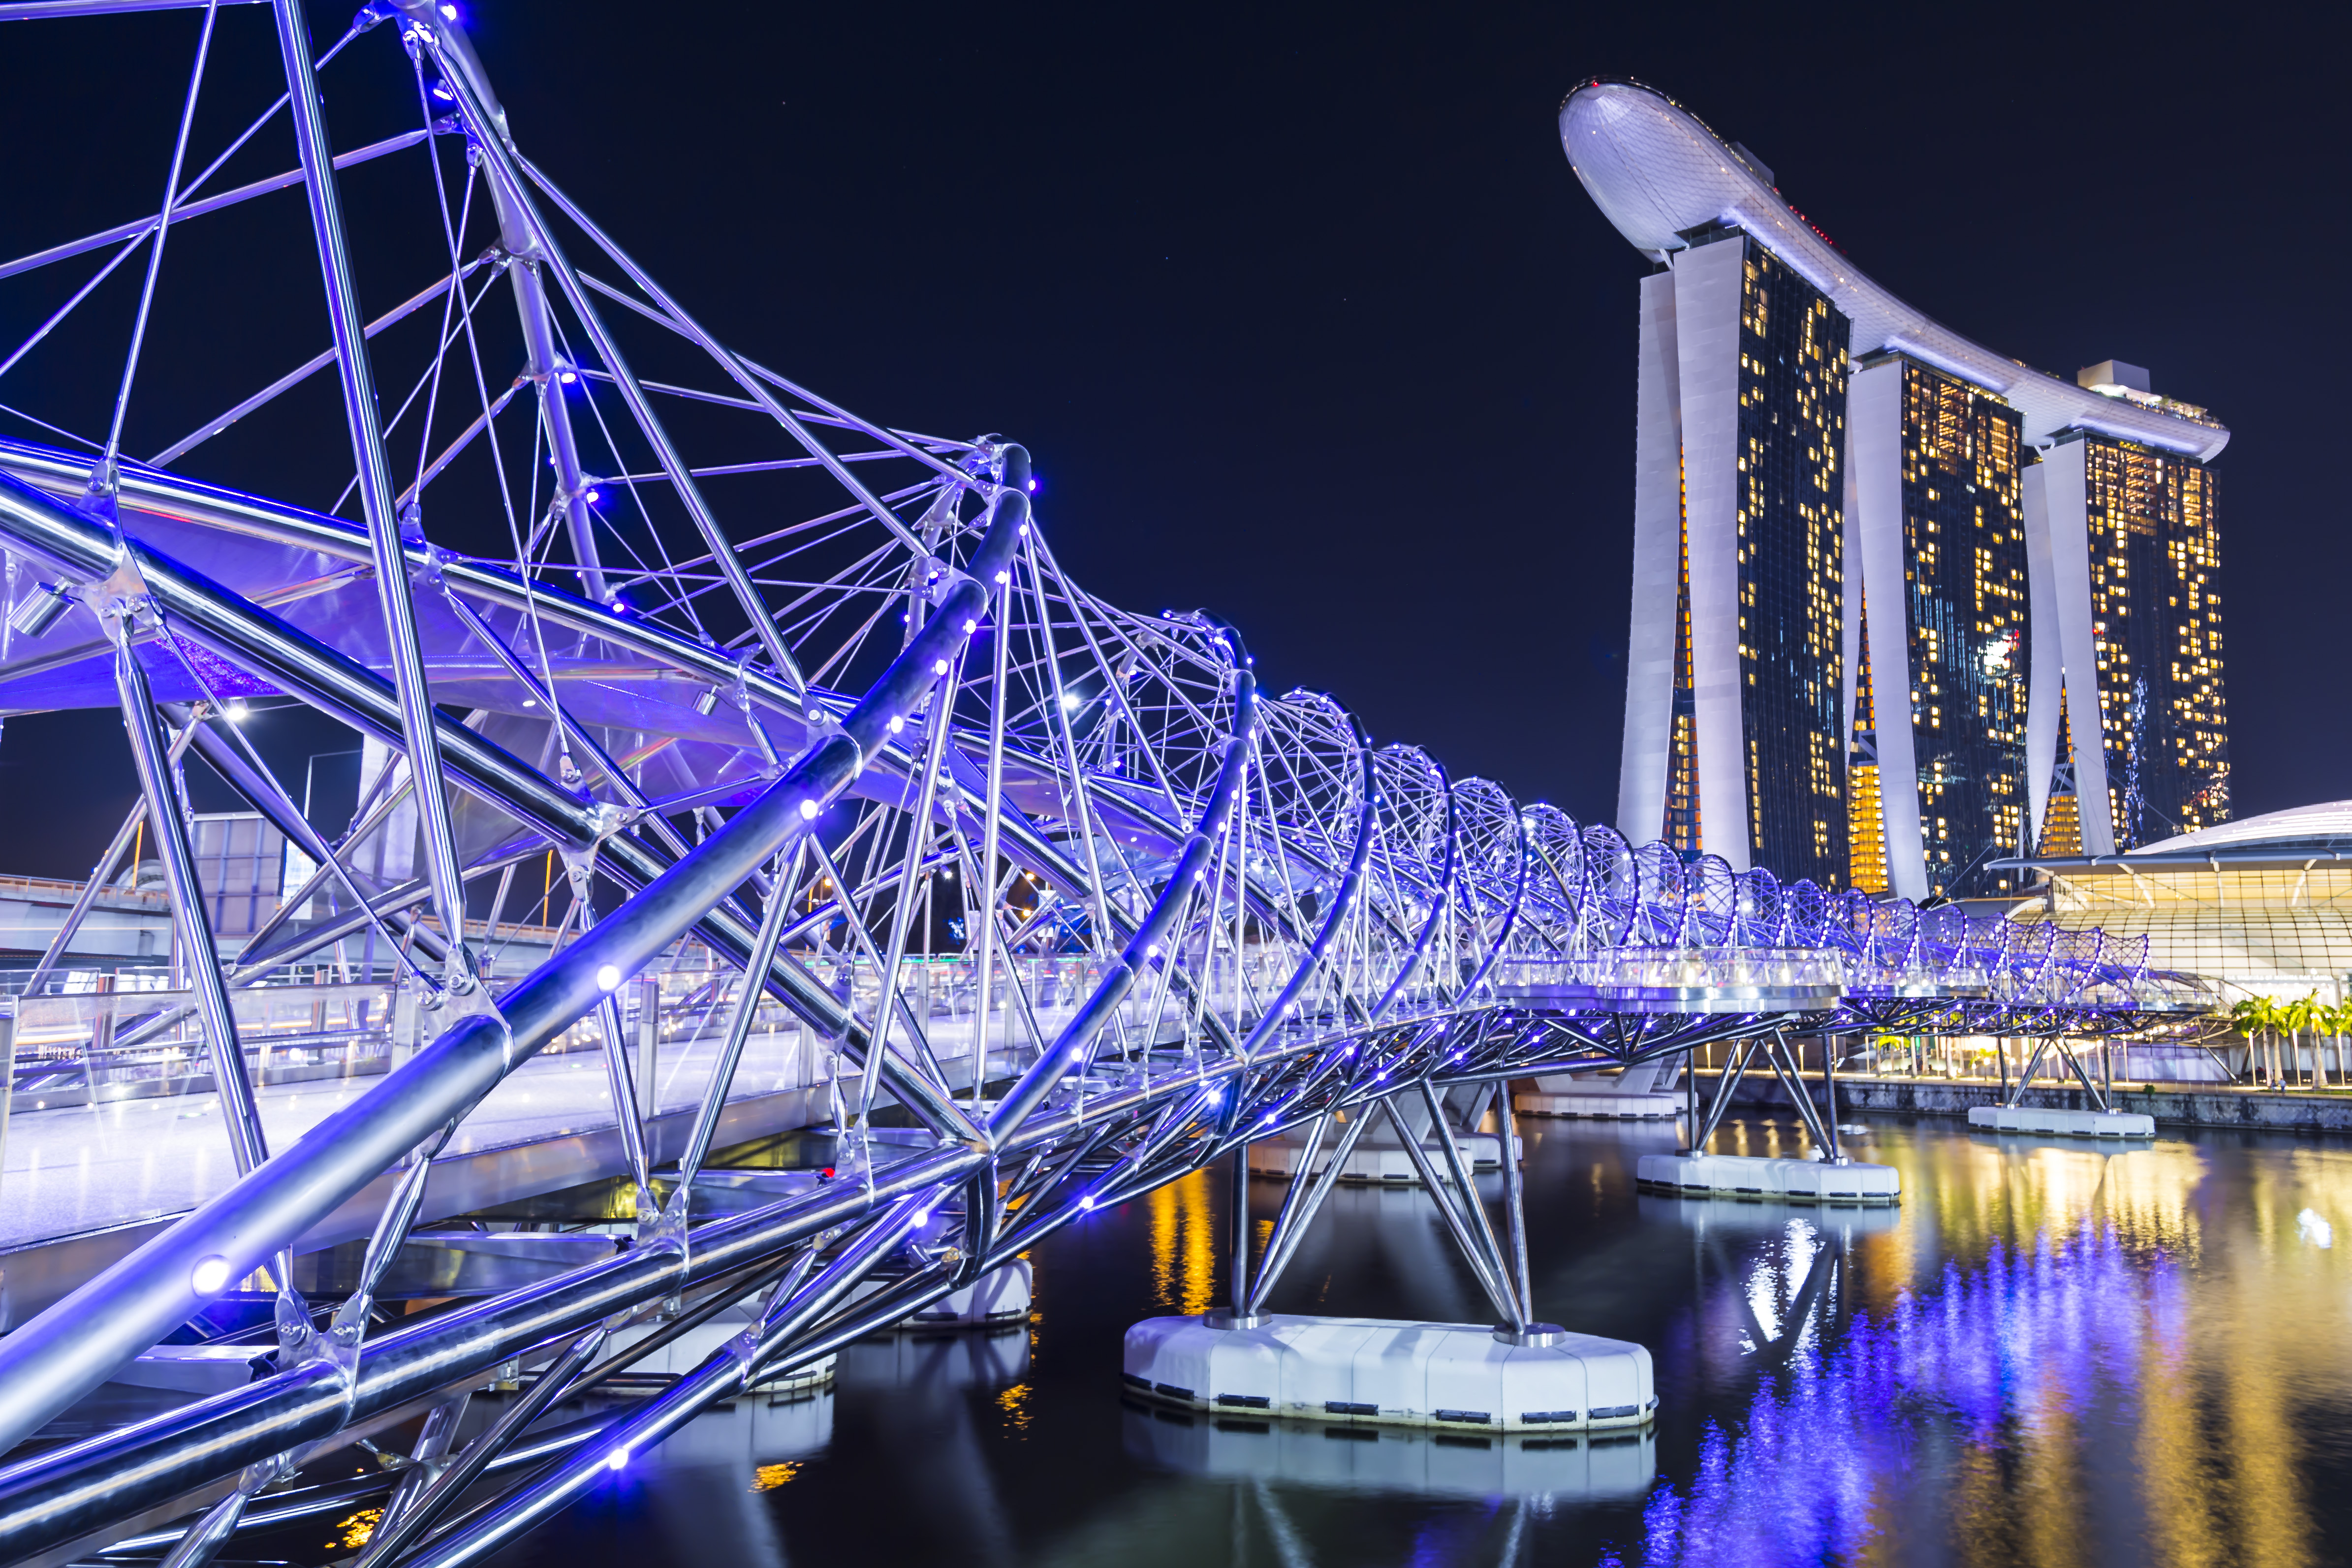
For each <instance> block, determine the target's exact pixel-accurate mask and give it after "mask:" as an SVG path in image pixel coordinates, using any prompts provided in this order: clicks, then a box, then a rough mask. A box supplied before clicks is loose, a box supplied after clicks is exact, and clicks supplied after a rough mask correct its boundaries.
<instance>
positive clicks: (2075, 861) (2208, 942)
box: [2010, 800, 2352, 1003]
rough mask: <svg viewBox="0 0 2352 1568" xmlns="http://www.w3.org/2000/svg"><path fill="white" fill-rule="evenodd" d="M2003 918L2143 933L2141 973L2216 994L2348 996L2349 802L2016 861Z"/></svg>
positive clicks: (2120, 937)
mask: <svg viewBox="0 0 2352 1568" xmlns="http://www.w3.org/2000/svg"><path fill="white" fill-rule="evenodd" d="M2010 869H2011V870H2013V871H2017V872H2021V873H2024V874H2025V875H2026V876H2027V877H2028V878H2029V879H2031V880H2032V888H2031V889H2029V896H2028V897H2027V898H2026V899H2025V900H2023V901H2021V902H2020V903H2018V904H2016V905H2014V906H2013V907H2012V908H2011V910H2010V913H2011V918H2013V919H2017V920H2026V921H2035V920H2047V921H2053V922H2054V923H2055V924H2058V925H2062V926H2069V927H2074V928H2076V929H2084V930H2087V929H2090V928H2093V927H2096V928H2097V929H2098V930H2100V931H2104V932H2105V940H2106V941H2108V942H2123V943H2128V942H2131V941H2132V940H2133V939H2134V938H2137V937H2138V936H2141V935H2145V936H2147V963H2148V967H2149V968H2151V969H2161V970H2176V971H2182V972H2187V973H2196V974H2201V975H2203V976H2205V977H2207V978H2208V979H2210V980H2212V981H2215V982H2218V983H2219V984H2221V986H2222V988H2223V990H2224V993H2225V996H2224V999H2225V1000H2233V999H2235V998H2236V997H2238V996H2240V995H2245V994H2253V995H2265V996H2273V997H2279V998H2293V997H2296V996H2315V997H2317V998H2318V999H2319V1000H2321V1001H2323V1002H2328V1003H2341V1002H2343V1001H2345V1000H2346V999H2347V996H2352V800H2338V801H2329V802H2326V803H2325V804H2322V805H2305V806H2298V807H2295V808H2294V809H2293V810H2290V811H2273V812H2268V813H2265V814H2264V815H2263V816H2245V817H2238V818H2236V819H2234V820H2231V821H2230V822H2226V823H2223V824H2221V825H2219V826H2212V827H2207V828H2202V829H2200V830H2199V831H2197V832H2194V833H2185V834H2181V835H2179V836H2177V837H2165V838H2158V839H2157V840H2155V841H2154V842H2152V843H2148V844H2144V845H2141V846H2140V847H2137V848H2135V849H2130V850H2126V851H2125V852H2124V853H2121V854H2116V855H2103V856H2090V855H2085V854H2084V853H2082V852H2081V851H2080V850H2079V849H2075V850H2074V851H2072V852H2063V851H2062V852H2053V853H2044V854H2042V855H2037V856H2033V857H2030V858H2022V859H2021V860H2019V861H2018V862H2016V863H2015V864H2014V865H2013V866H2012V867H2011V868H2010Z"/></svg>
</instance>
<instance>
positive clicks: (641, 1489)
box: [501, 1120, 2352, 1568]
mask: <svg viewBox="0 0 2352 1568" xmlns="http://www.w3.org/2000/svg"><path fill="white" fill-rule="evenodd" d="M1528 1134H1529V1136H1530V1144H1531V1151H1530V1161H1529V1166H1530V1170H1529V1174H1530V1186H1531V1191H1532V1194H1533V1202H1532V1205H1531V1212H1530V1229H1531V1232H1532V1238H1533V1242H1534V1247H1535V1251H1536V1256H1537V1258H1538V1273H1537V1295H1538V1307H1539V1308H1540V1310H1541V1312H1542V1315H1543V1316H1545V1317H1547V1318H1549V1319H1552V1320H1553V1321H1560V1322H1564V1323H1567V1324H1569V1325H1570V1326H1571V1327H1574V1328H1578V1329H1581V1330H1586V1331H1591V1332H1596V1333H1602V1334H1611V1335H1615V1336H1618V1337H1622V1338H1630V1339H1638V1340H1641V1341H1643V1342H1644V1343H1646V1344H1647V1345H1648V1346H1649V1347H1650V1350H1651V1352H1652V1354H1653V1356H1654V1359H1655V1362H1656V1365H1657V1373H1658V1383H1659V1394H1660V1396H1661V1412H1660V1420H1659V1422H1658V1425H1657V1427H1656V1430H1655V1432H1654V1435H1652V1436H1650V1437H1648V1438H1646V1439H1644V1440H1643V1442H1642V1443H1641V1444H1640V1445H1639V1446H1638V1447H1635V1448H1633V1449H1632V1450H1630V1451H1620V1452H1615V1453H1603V1452H1601V1451H1599V1450H1576V1451H1570V1452H1568V1453H1558V1452H1554V1453H1520V1452H1514V1451H1508V1450H1507V1449H1504V1448H1501V1447H1497V1448H1495V1449H1487V1450H1473V1449H1470V1448H1466V1447H1453V1446H1449V1447H1444V1448H1440V1447H1437V1446H1436V1445H1434V1444H1433V1442H1432V1440H1431V1439H1429V1438H1427V1437H1420V1436H1412V1437H1408V1436H1402V1435H1400V1434H1395V1433H1384V1434H1383V1435H1382V1436H1381V1439H1380V1444H1381V1445H1393V1446H1376V1447H1372V1448H1370V1449H1367V1448H1365V1447H1362V1446H1361V1444H1362V1439H1361V1438H1360V1437H1354V1436H1348V1435H1347V1434H1345V1433H1340V1434H1339V1435H1338V1436H1333V1435H1331V1434H1330V1433H1328V1432H1327V1431H1325V1430H1323V1429H1320V1428H1318V1427H1317V1426H1312V1425H1304V1424H1301V1425H1296V1426H1281V1425H1279V1424H1276V1426H1272V1427H1270V1428H1267V1429H1265V1430H1253V1429H1252V1428H1253V1426H1263V1425H1264V1424H1252V1423H1230V1424H1226V1425H1225V1426H1219V1425H1218V1424H1216V1423H1209V1422H1201V1423H1198V1424H1188V1423H1187V1422H1186V1421H1185V1420H1184V1419H1183V1418H1181V1417H1177V1416H1175V1415H1173V1413H1160V1412H1154V1411H1152V1410H1150V1409H1148V1408H1143V1407H1139V1406H1135V1405H1122V1402H1121V1397H1120V1391H1119V1385H1118V1342H1119V1336H1120V1334H1121V1333H1122V1332H1123V1331H1124V1330H1125V1328H1126V1326H1127V1325H1128V1324H1129V1323H1130V1322H1132V1321H1135V1320H1136V1319H1138V1318H1140V1317H1145V1316H1149V1315H1151V1314H1154V1313H1159V1312H1168V1311H1179V1310H1181V1311H1197V1310H1201V1309H1202V1307H1205V1306H1207V1305H1211V1304H1213V1303H1214V1302H1215V1301H1216V1300H1218V1299H1219V1295H1218V1293H1219V1291H1220V1290H1221V1289H1222V1286H1221V1276H1222V1266H1221V1260H1220V1258H1219V1257H1218V1254H1219V1252H1220V1251H1221V1250H1222V1247H1223V1240H1222V1238H1223V1236H1224V1234H1225V1231H1224V1222H1223V1206H1224V1202H1225V1191H1224V1187H1225V1183H1224V1178H1223V1173H1203V1174H1199V1175H1195V1176H1192V1177H1190V1178H1187V1179H1186V1181H1184V1182H1183V1183H1181V1184H1176V1185H1174V1186H1171V1187H1170V1188H1167V1189H1163V1191H1162V1192H1160V1193H1159V1194H1152V1195H1151V1196H1150V1197H1148V1198H1146V1199H1142V1200H1139V1201H1138V1202H1137V1203H1134V1204H1131V1205H1127V1207H1126V1208H1125V1209H1123V1210H1120V1211H1116V1212H1113V1213H1108V1214H1105V1215H1100V1216H1098V1217H1097V1218H1096V1219H1093V1220H1090V1221H1089V1222H1087V1225H1085V1226H1081V1227H1077V1228H1074V1229H1073V1230H1071V1231H1068V1232H1066V1233H1064V1234H1062V1235H1061V1236H1058V1237H1055V1238H1053V1239H1052V1240H1051V1241H1049V1242H1047V1243H1046V1244H1045V1245H1043V1246H1041V1247H1038V1248H1037V1249H1036V1250H1035V1252H1034V1254H1033V1261H1034V1265H1035V1268H1036V1279H1037V1305H1038V1311H1037V1316H1036V1318H1035V1321H1034V1324H1033V1327H1032V1330H1031V1331H1030V1332H1029V1333H1028V1334H1025V1335H1024V1334H1022V1333H1019V1332H1015V1333H1012V1334H1007V1335H999V1336H996V1337H994V1338H992V1339H957V1338H953V1337H934V1338H931V1339H929V1340H919V1339H916V1338H913V1337H911V1336H909V1337H907V1338H902V1339H898V1340H888V1341H882V1342H870V1343H868V1344H866V1345H861V1346H857V1347H854V1348H853V1351H852V1352H850V1353H849V1354H848V1355H846V1356H845V1360H844V1363H843V1373H842V1379H841V1384H840V1386H839V1388H838V1390H837V1391H836V1392H834V1393H831V1394H825V1395H823V1396H822V1397H821V1398H820V1399H819V1400H817V1401H813V1402H807V1403H806V1404H805V1405H801V1406H793V1407H777V1408H776V1409H774V1410H772V1411H769V1410H766V1409H765V1407H760V1408H754V1406H753V1404H752V1402H750V1401H746V1402H744V1403H743V1404H741V1405H738V1406H737V1407H736V1409H735V1410H734V1411H733V1412H731V1413H730V1414H727V1415H719V1416H715V1417H711V1418H709V1419H707V1420H706V1421H705V1422H702V1423H698V1424H697V1426H694V1427H692V1428H690V1429H689V1430H688V1433H686V1434H684V1435H682V1436H681V1437H680V1438H678V1439H673V1441H672V1443H671V1444H670V1445H669V1446H668V1447H667V1448H666V1449H664V1450H663V1451H661V1452H660V1453H657V1454H656V1455H654V1456H649V1457H648V1458H647V1459H646V1461H644V1462H643V1464H642V1465H641V1466H640V1467H638V1468H636V1469H635V1470H633V1472H632V1474H631V1475H630V1476H628V1477H626V1478H622V1479H617V1480H616V1481H614V1483H612V1484H611V1485H610V1486H609V1487H607V1488H606V1489H604V1490H603V1491H601V1492H599V1493H597V1494H595V1495H593V1496H592V1497H591V1498H589V1499H588V1500H585V1501H583V1504H581V1505H580V1506H579V1507H577V1508H575V1509H573V1510H571V1511H570V1512H569V1513H567V1514H566V1515H564V1516H563V1518H562V1520H560V1521H557V1522H556V1524H555V1525H553V1526H552V1527H551V1528H550V1529H547V1530H544V1531H541V1532H539V1533H537V1534H535V1535H533V1536H531V1537H530V1538H527V1539H526V1540H525V1541H524V1542H520V1543H518V1544H517V1545H516V1546H515V1547H513V1548H511V1549H509V1552H507V1553H506V1554H505V1555H504V1557H503V1558H502V1559H501V1561H504V1562H508V1563H548V1564H551V1565H558V1564H560V1565H561V1568H583V1565H584V1564H586V1563H623V1562H626V1563H630V1564H632V1565H633V1568H634V1565H638V1564H642V1565H645V1568H657V1565H665V1564H668V1563H677V1564H681V1565H683V1564H687V1563H694V1564H696V1565H698V1568H700V1565H704V1564H708V1563H712V1562H723V1563H730V1564H733V1563H744V1564H753V1565H765V1564H777V1565H782V1564H784V1563H835V1562H853V1561H854V1562H865V1561H874V1562H879V1563H901V1562H903V1563H959V1564H961V1563H974V1562H978V1563H1005V1564H1013V1563H1020V1564H1023V1565H1024V1568H1028V1565H1030V1564H1051V1565H1059V1564H1069V1565H1072V1568H1076V1565H1080V1564H1094V1563H1118V1564H1121V1565H1122V1568H1128V1565H1130V1564H1131V1565H1135V1568H1146V1565H1156V1564H1160V1563H1167V1564H1169V1565H1170V1568H1176V1565H1178V1564H1181V1565H1182V1568H1213V1565H1215V1564H1221V1563H1232V1564H1249V1565H1252V1568H1272V1565H1279V1568H1309V1565H1315V1568H1339V1565H1349V1568H1352V1565H1354V1564H1387V1563H1433V1564H1434V1563H1480V1564H1504V1563H1528V1564H1534V1563H1542V1564H1546V1565H1549V1564H1552V1563H1567V1564H1583V1563H1613V1564H1619V1565H1622V1568H1633V1565H1634V1564H1678V1565H1679V1564H1692V1565H1696V1564H1711V1563H1737V1564H1740V1565H1742V1568H1766V1565H1771V1564H1780V1563H1927V1562H1933V1563H1946V1562H1949V1563H1986V1564H1993V1563H2018V1564H2033V1565H2035V1568H2040V1565H2043V1564H2049V1565H2071V1564H2104V1563H2116V1564H2124V1563H2132V1564H2137V1563H2160V1564H2182V1565H2191V1564H2194V1565H2204V1564H2213V1565H2222V1564H2236V1563H2263V1564H2278V1565H2281V1568H2287V1565H2296V1564H2305V1563H2311V1564H2316V1563H2328V1562H2334V1561H2339V1560H2341V1559H2342V1556H2343V1551H2344V1549H2343V1548H2342V1547H2340V1546H2339V1545H2337V1544H2336V1543H2337V1542H2341V1541H2344V1540H2347V1539H2352V1501H2347V1499H2352V1487H2348V1486H2347V1482H2352V1366H2347V1356H2346V1352H2345V1346H2346V1345H2347V1327H2352V1324H2347V1315H2352V1294H2347V1279H2346V1278H2345V1275H2344V1272H2343V1270H2344V1268H2345V1264H2344V1263H2343V1262H2342V1261H2340V1260H2339V1250H2338V1249H2336V1248H2335V1247H2333V1246H2332V1240H2333V1236H2334V1232H2335V1230H2336V1228H2337V1227H2339V1226H2342V1225H2344V1224H2345V1223H2347V1220H2352V1151H2347V1147H2345V1146H2343V1145H2341V1144H2339V1143H2335V1142H2321V1141H2317V1140H2305V1141H2289V1140H2285V1139H2278V1138H2268V1137H2263V1136H2256V1135H2236V1134H2229V1135H2222V1134H2209V1135H2201V1136H2200V1137H2197V1138H2194V1139H2188V1138H2172V1137H2168V1139H2166V1140H2165V1141H2162V1142H2156V1143H2154V1144H2142V1145H2137V1146H2132V1147H2125V1148H2118V1147H2114V1146H2109V1147H2106V1148H2099V1147H2095V1146H2090V1145H2085V1144H2081V1143H2070V1142H2047V1141H2036V1140H2029V1139H2016V1138H2010V1139H1996V1138H1993V1137H1991V1136H1990V1135H1986V1134H1971V1133H1969V1132H1968V1131H1966V1130H1964V1129H1961V1128H1958V1127H1956V1126H1954V1125H1953V1124H1951V1123H1948V1122H1942V1123H1938V1122H1922V1123H1919V1124H1917V1125H1915V1126H1905V1125H1901V1124H1897V1123H1894V1122H1886V1121H1882V1122H1878V1123H1874V1133H1873V1135H1872V1136H1869V1137H1867V1138H1863V1139H1858V1140H1856V1141H1855V1143H1856V1147H1855V1152H1856V1153H1857V1154H1858V1155H1859V1156H1860V1157H1863V1158H1874V1159H1879V1160H1883V1161H1885V1163H1891V1164H1894V1165H1895V1166H1897V1167H1899V1168H1900V1169H1901V1171H1902V1173H1903V1179H1904V1187H1905V1192H1906V1200H1905V1203H1904V1205H1902V1207H1901V1208H1900V1209H1899V1210H1892V1211H1888V1210H1878V1211H1850V1210H1835V1211H1831V1210H1814V1209H1810V1208H1804V1207H1788V1206H1780V1205H1764V1204H1752V1203H1731V1202H1720V1201H1717V1202H1692V1201H1685V1200H1681V1199H1671V1198H1660V1197H1654V1196H1639V1197H1637V1196H1636V1195H1635V1194H1634V1193H1633V1164H1634V1162H1635V1160H1636V1159H1637V1158H1638V1156H1639V1155H1640V1154H1641V1153H1643V1152H1647V1151H1649V1150H1652V1149H1655V1148H1658V1147H1662V1146H1671V1142H1672V1139H1673V1136H1674V1135H1673V1133H1672V1132H1671V1131H1659V1130H1647V1129H1635V1128H1632V1127H1622V1128H1620V1127H1611V1126H1599V1127H1593V1126H1581V1127H1580V1126H1578V1125H1576V1124H1566V1123H1535V1124H1531V1125H1530V1126H1529V1127H1528ZM1721 1138H1722V1142H1721V1143H1720V1145H1719V1146H1720V1147H1722V1148H1724V1149H1725V1150H1726V1151H1727V1152H1728V1151H1731V1150H1735V1149H1737V1148H1738V1147H1739V1146H1741V1145H1742V1144H1744V1145H1745V1146H1746V1147H1748V1149H1750V1150H1753V1151H1756V1152H1765V1151H1768V1150H1770V1149H1775V1148H1777V1149H1780V1150H1784V1151H1785V1150H1788V1149H1790V1147H1791V1146H1792V1145H1793V1144H1795V1143H1796V1142H1798V1138H1797V1135H1796V1133H1795V1131H1794V1129H1793V1128H1792V1127H1790V1126H1789V1125H1787V1124H1778V1123H1773V1122H1770V1121H1760V1120H1759V1121H1748V1122H1745V1123H1733V1124H1731V1125H1729V1126H1727V1127H1726V1128H1725V1129H1724V1130H1723V1133H1722V1134H1721ZM1282 1195H1283V1188H1282V1187H1281V1186H1279V1185H1277V1184H1270V1183H1257V1184H1254V1186H1253V1191H1252V1194H1251V1208H1252V1218H1253V1220H1254V1221H1256V1222H1259V1224H1258V1226H1257V1228H1259V1229H1260V1231H1261V1233H1262V1231H1263V1222H1264V1221H1265V1220H1269V1219H1271V1217H1272V1215H1273V1214H1274V1211H1275V1210H1276V1207H1278V1205H1280V1202H1281V1199H1282ZM1478 1300H1479V1298H1478V1297H1477V1295H1476V1293H1475V1288H1474V1287H1473V1286H1472V1285H1471V1283H1470V1280H1469V1277H1468V1275H1467V1273H1466V1271H1465V1270H1464V1269H1463V1268H1461V1267H1460V1266H1459V1265H1458V1263H1456V1262H1455V1261H1454V1258H1452V1256H1451V1252H1450V1243H1449V1242H1448V1241H1447V1240H1446V1238H1445V1237H1444V1234H1443V1232H1442V1231H1441V1230H1440V1229H1439V1227H1438V1224H1437V1221H1436V1220H1435V1218H1434V1216H1433V1214H1432V1213H1431V1211H1430V1210H1429V1208H1428V1206H1427V1204H1426V1200H1425V1199H1424V1198H1423V1197H1422V1196H1421V1195H1420V1194H1417V1193H1412V1192H1396V1191H1383V1190H1360V1189H1359V1190H1349V1189H1342V1190H1340V1191H1339V1192H1337V1193H1335V1194H1334V1196H1333V1200H1332V1206H1331V1210H1330V1212H1329V1213H1328V1215H1327V1216H1326V1218H1325V1219H1324V1221H1323V1222H1321V1223H1320V1224H1319V1225H1318V1228H1317V1230H1316V1231H1315V1232H1313V1233H1310V1235H1309V1236H1308V1237H1307V1239H1306V1241H1305V1243H1304V1244H1303V1245H1302V1246H1301V1247H1300V1249H1299V1252H1298V1255H1297V1259H1296V1260H1295V1262H1294V1263H1293V1265H1292V1268H1291V1271H1290V1273H1289V1274H1288V1275H1287V1276H1286V1279H1285V1280H1284V1282H1283V1284H1282V1286H1281V1288H1280V1289H1278V1290H1277V1292H1276V1300H1275V1302H1274V1305H1275V1306H1276V1308H1277V1309H1278V1310H1305V1311H1311V1310H1325V1311H1333V1312H1350V1313H1365V1314H1372V1315H1384V1316H1399V1317H1403V1316H1412V1317H1430V1318H1441V1319H1450V1320H1457V1321H1459V1320H1465V1319H1468V1320H1473V1321H1475V1319H1476V1317H1477V1316H1478V1313H1479V1308H1478ZM1416 1445H1417V1446H1416ZM1629 1467H1630V1468H1629Z"/></svg>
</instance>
